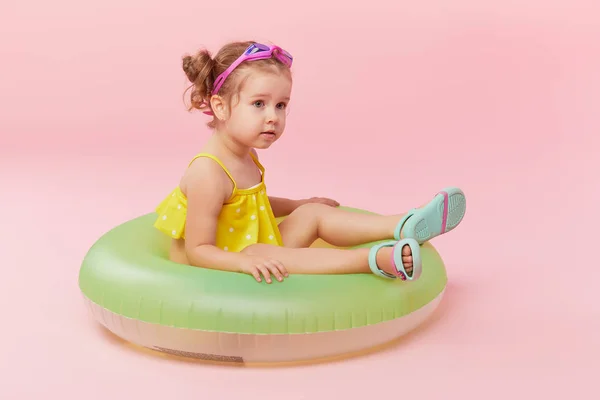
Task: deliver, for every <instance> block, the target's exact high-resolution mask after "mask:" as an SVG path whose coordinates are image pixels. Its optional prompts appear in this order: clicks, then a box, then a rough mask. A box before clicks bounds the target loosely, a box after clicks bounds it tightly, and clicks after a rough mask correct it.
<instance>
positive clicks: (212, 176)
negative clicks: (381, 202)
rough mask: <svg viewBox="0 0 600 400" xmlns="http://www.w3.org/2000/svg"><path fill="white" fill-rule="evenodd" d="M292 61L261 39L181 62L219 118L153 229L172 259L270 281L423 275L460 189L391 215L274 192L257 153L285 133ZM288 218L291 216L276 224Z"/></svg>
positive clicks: (461, 199) (459, 206) (449, 224)
mask: <svg viewBox="0 0 600 400" xmlns="http://www.w3.org/2000/svg"><path fill="white" fill-rule="evenodd" d="M292 61H293V58H292V56H291V55H290V53H288V52H287V51H285V50H283V49H281V48H280V47H277V46H270V45H264V44H261V43H256V42H235V43H230V44H228V45H226V46H224V47H223V48H222V49H221V50H220V51H219V52H218V53H217V55H216V56H215V58H212V57H211V55H210V53H209V52H208V51H206V50H203V51H200V52H198V53H197V55H196V56H194V57H191V56H189V55H188V56H185V57H184V58H183V70H184V71H185V73H186V75H187V77H188V78H189V80H190V81H191V82H192V86H191V88H192V91H191V95H190V98H191V107H190V110H191V109H192V108H196V109H199V110H201V111H203V112H204V113H205V114H208V115H211V116H212V117H213V119H212V121H211V122H210V123H209V124H208V126H209V127H210V128H212V129H213V130H214V133H213V135H212V136H211V138H210V139H209V140H208V142H207V143H206V145H205V146H204V148H203V149H202V150H201V152H200V153H199V154H197V155H196V156H195V157H194V158H193V159H192V160H191V161H190V163H189V165H188V168H187V169H186V171H185V173H184V174H183V176H182V178H181V181H180V182H179V185H178V186H177V187H176V188H175V189H174V190H173V191H172V192H171V193H170V194H169V195H168V196H167V197H166V198H165V199H164V200H163V201H162V202H161V203H160V204H159V206H158V207H157V208H156V211H157V213H158V218H157V220H156V223H155V225H154V226H155V227H156V228H157V229H159V230H160V231H162V232H164V233H165V234H167V235H168V236H170V237H171V238H172V239H173V241H172V246H171V250H170V259H171V260H172V261H174V262H178V263H182V264H188V265H193V266H197V267H205V268H213V269H219V270H223V271H234V272H242V273H246V274H250V275H252V276H254V278H255V279H256V281H258V282H261V281H262V279H263V277H264V279H265V281H266V282H267V283H271V281H272V277H271V276H272V275H273V276H274V277H275V278H276V279H277V280H278V281H282V280H283V279H284V277H287V276H289V274H290V273H291V274H352V273H369V272H372V273H374V274H376V275H378V276H380V277H383V278H388V279H396V278H400V279H402V280H415V279H418V277H419V276H420V274H421V259H420V247H419V244H422V243H423V242H425V241H426V240H430V239H431V238H433V237H436V236H438V235H440V234H442V233H445V232H448V231H450V230H452V229H454V228H455V227H456V226H457V225H458V224H459V223H460V222H461V220H462V218H463V216H464V214H465V205H466V201H465V196H464V193H463V192H462V191H461V190H460V189H458V188H447V189H444V190H443V191H441V192H439V193H438V194H437V195H436V196H435V197H434V198H433V199H432V200H431V201H430V202H429V203H427V204H425V205H424V206H422V207H420V208H417V209H413V210H410V211H409V212H407V213H403V214H397V215H391V216H383V215H372V214H359V213H354V212H350V211H346V210H343V209H341V208H337V206H338V205H339V204H338V203H337V202H335V201H333V200H331V199H327V198H318V197H317V198H310V199H306V200H290V199H285V198H278V197H272V196H268V194H267V188H266V184H265V175H266V174H265V169H264V168H263V166H262V165H261V163H260V161H259V158H258V155H257V153H256V151H255V149H268V148H269V147H270V146H271V145H272V144H273V143H274V142H275V141H277V140H278V139H279V138H280V137H281V135H282V134H283V131H284V129H285V124H286V115H287V113H286V108H287V106H288V103H289V101H290V95H291V90H292V76H291V72H290V68H291V66H292ZM188 90H189V89H188ZM186 92H187V91H186ZM280 216H287V217H286V218H285V219H284V220H283V221H282V222H281V223H280V224H279V225H278V224H277V222H276V220H275V218H277V217H280ZM317 238H321V239H322V240H324V241H326V242H328V243H330V244H332V245H334V246H337V247H350V246H354V245H358V244H361V243H367V242H375V241H379V243H378V244H376V245H374V246H373V247H371V248H370V249H368V248H358V249H343V248H340V249H333V248H314V247H312V248H311V247H309V246H310V245H311V244H312V243H313V242H314V241H315V240H316V239H317ZM261 275H262V276H261Z"/></svg>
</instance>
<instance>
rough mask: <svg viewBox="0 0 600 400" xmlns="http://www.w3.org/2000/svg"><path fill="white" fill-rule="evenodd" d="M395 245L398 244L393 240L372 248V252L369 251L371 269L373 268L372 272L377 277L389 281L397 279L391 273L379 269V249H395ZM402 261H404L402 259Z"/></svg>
mask: <svg viewBox="0 0 600 400" xmlns="http://www.w3.org/2000/svg"><path fill="white" fill-rule="evenodd" d="M395 244H396V241H395V240H391V241H386V242H382V243H378V244H376V245H374V246H373V247H371V250H370V251H369V268H371V271H372V272H373V273H374V274H375V275H377V276H381V277H383V278H388V279H396V276H395V275H392V274H390V273H387V272H385V271H383V270H381V269H380V268H379V266H378V265H377V252H378V251H379V249H381V248H382V247H393V246H394V245H395ZM400 259H401V260H402V258H400Z"/></svg>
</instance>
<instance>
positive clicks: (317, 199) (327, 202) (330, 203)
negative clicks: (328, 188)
mask: <svg viewBox="0 0 600 400" xmlns="http://www.w3.org/2000/svg"><path fill="white" fill-rule="evenodd" d="M308 203H320V204H325V205H327V206H331V207H338V206H339V205H340V203H338V202H337V201H335V200H333V199H329V198H327V197H311V198H310V199H305V200H301V204H308Z"/></svg>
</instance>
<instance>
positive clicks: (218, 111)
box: [210, 94, 229, 121]
mask: <svg viewBox="0 0 600 400" xmlns="http://www.w3.org/2000/svg"><path fill="white" fill-rule="evenodd" d="M210 107H211V108H212V111H213V114H214V115H215V117H216V118H217V119H218V120H220V121H224V120H225V119H227V114H228V112H229V110H228V108H227V103H225V101H224V99H223V98H222V97H221V96H219V95H216V94H215V95H213V96H212V97H211V98H210Z"/></svg>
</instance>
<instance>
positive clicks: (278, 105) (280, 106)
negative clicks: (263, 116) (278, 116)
mask: <svg viewBox="0 0 600 400" xmlns="http://www.w3.org/2000/svg"><path fill="white" fill-rule="evenodd" d="M285 106H286V104H285V103H279V104H277V107H278V108H285Z"/></svg>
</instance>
